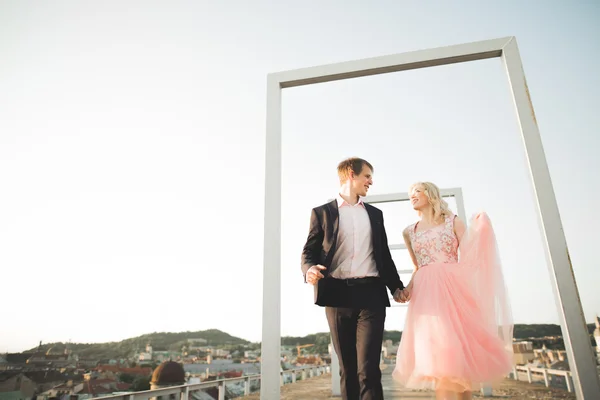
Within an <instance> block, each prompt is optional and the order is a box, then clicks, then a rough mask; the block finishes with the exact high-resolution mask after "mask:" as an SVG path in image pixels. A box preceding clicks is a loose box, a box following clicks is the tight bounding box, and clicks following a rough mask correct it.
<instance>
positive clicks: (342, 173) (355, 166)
mask: <svg viewBox="0 0 600 400" xmlns="http://www.w3.org/2000/svg"><path fill="white" fill-rule="evenodd" d="M365 165H366V166H367V167H369V168H370V169H371V171H373V166H372V165H371V163H370V162H368V161H367V160H363V159H362V158H358V157H350V158H347V159H345V160H344V161H342V162H341V163H339V164H338V167H337V170H338V177H339V178H340V183H341V182H344V181H346V180H347V179H348V178H350V171H352V172H354V175H360V173H361V172H362V169H363V167H364V166H365Z"/></svg>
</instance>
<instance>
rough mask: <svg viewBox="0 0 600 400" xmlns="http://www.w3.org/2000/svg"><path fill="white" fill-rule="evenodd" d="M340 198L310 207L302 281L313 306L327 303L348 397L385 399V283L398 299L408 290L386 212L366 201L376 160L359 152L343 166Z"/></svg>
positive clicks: (398, 300) (332, 333)
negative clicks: (397, 263) (394, 257)
mask: <svg viewBox="0 0 600 400" xmlns="http://www.w3.org/2000/svg"><path fill="white" fill-rule="evenodd" d="M338 176H339V179H340V189H339V194H338V196H337V198H336V199H335V200H333V201H331V202H330V203H327V204H324V205H322V206H319V207H316V208H314V209H313V210H312V214H311V218H310V229H309V233H308V239H307V241H306V245H305V246H304V249H303V251H302V272H303V274H304V280H305V282H307V283H310V284H312V285H314V287H315V304H317V305H319V306H321V307H325V313H326V315H327V322H328V323H329V329H330V332H331V338H332V342H333V346H334V348H335V351H336V353H337V355H338V357H339V360H340V383H341V390H342V398H343V399H345V400H356V399H369V400H380V399H383V389H382V386H381V370H380V368H379V363H380V356H381V344H382V341H383V327H384V322H385V315H386V307H389V306H390V302H389V299H388V296H387V292H386V286H387V288H388V289H389V290H390V293H392V294H393V297H394V300H395V301H397V302H404V301H406V295H407V293H406V292H405V291H404V285H403V284H402V281H401V280H400V277H399V276H398V272H397V270H396V266H395V265H394V261H393V260H392V256H391V254H390V250H389V247H388V241H387V235H386V233H385V228H384V225H383V214H382V212H381V210H379V209H377V208H375V207H373V206H371V205H369V204H365V203H364V202H363V201H362V200H361V197H364V196H366V195H367V191H368V190H369V187H370V186H371V185H372V184H373V166H372V165H371V164H370V163H369V162H367V161H365V160H363V159H361V158H349V159H346V160H344V161H342V162H341V163H340V164H339V165H338Z"/></svg>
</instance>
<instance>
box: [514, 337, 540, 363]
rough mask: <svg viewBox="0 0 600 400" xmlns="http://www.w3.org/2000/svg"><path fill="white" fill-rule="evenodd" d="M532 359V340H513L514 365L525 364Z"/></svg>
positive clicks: (533, 357)
mask: <svg viewBox="0 0 600 400" xmlns="http://www.w3.org/2000/svg"><path fill="white" fill-rule="evenodd" d="M534 359H535V354H534V352H533V342H525V341H523V342H513V362H514V363H515V365H525V364H528V363H529V362H530V361H533V360H534Z"/></svg>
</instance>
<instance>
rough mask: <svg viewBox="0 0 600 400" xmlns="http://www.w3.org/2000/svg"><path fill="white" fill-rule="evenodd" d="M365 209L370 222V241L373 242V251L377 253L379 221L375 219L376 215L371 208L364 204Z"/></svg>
mask: <svg viewBox="0 0 600 400" xmlns="http://www.w3.org/2000/svg"><path fill="white" fill-rule="evenodd" d="M365 208H366V209H367V214H369V221H370V222H371V241H372V242H373V250H375V251H377V250H376V249H377V246H378V244H379V242H378V241H377V237H378V236H377V233H378V232H379V228H378V227H379V220H378V219H377V214H376V213H375V210H374V209H373V207H371V206H370V205H369V204H367V203H365Z"/></svg>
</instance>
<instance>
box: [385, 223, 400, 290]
mask: <svg viewBox="0 0 600 400" xmlns="http://www.w3.org/2000/svg"><path fill="white" fill-rule="evenodd" d="M381 229H382V232H381V234H382V238H383V240H382V243H381V244H382V246H383V249H382V250H383V251H382V252H383V270H384V272H385V276H383V279H384V281H385V285H386V286H387V287H388V289H389V290H390V293H391V294H392V296H393V295H394V292H395V291H396V289H400V290H402V289H404V284H403V283H402V281H401V280H400V275H398V270H397V268H396V264H395V263H394V260H393V259H392V253H391V252H390V246H389V245H388V239H387V234H386V233H385V224H384V222H383V214H382V215H381Z"/></svg>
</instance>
